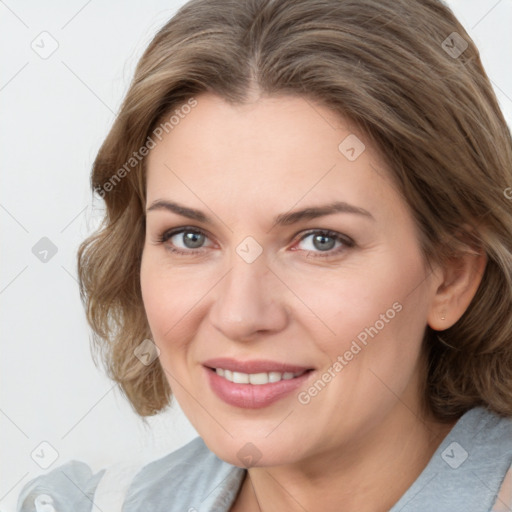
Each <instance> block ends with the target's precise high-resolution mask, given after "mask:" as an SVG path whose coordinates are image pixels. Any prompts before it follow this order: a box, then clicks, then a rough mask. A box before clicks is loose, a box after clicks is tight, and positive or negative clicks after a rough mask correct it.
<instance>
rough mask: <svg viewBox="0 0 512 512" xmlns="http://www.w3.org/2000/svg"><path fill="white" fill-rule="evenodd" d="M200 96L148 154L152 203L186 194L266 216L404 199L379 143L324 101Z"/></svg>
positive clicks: (194, 200)
mask: <svg viewBox="0 0 512 512" xmlns="http://www.w3.org/2000/svg"><path fill="white" fill-rule="evenodd" d="M196 99H197V105H196V106H195V107H194V108H191V109H190V111H189V113H188V114H186V115H183V117H182V118H180V120H179V123H177V124H175V125H174V126H173V128H172V129H171V130H169V132H168V133H167V134H165V133H164V135H163V137H162V140H161V141H158V142H157V144H156V146H155V147H154V148H153V149H152V150H151V152H150V154H149V155H148V161H147V172H148V179H147V201H148V204H149V203H151V202H153V201H155V200H157V199H161V198H166V197H172V198H175V199H176V198H177V197H180V198H181V197H186V198H187V199H188V200H189V201H191V202H192V203H193V205H195V206H203V207H204V204H206V205H207V206H208V205H209V204H213V205H216V207H219V206H220V205H223V206H226V207H227V206H228V205H229V206H230V207H232V212H231V213H232V214H233V212H235V211H236V212H240V211H248V209H250V208H251V207H253V208H254V209H253V213H256V212H261V214H262V215H264V214H265V211H267V209H268V208H270V207H271V208H272V209H273V210H275V211H278V212H282V211H285V210H287V209H291V208H292V207H293V206H294V205H295V204H297V206H302V207H304V206H307V205H309V204H312V205H313V204H320V203H325V202H328V201H347V202H350V203H355V204H357V205H359V206H361V207H363V208H367V207H369V206H370V205H373V208H374V209H375V208H378V206H379V203H383V205H385V204H386V203H390V202H392V203H394V204H395V206H399V205H396V199H397V198H396V193H395V192H394V190H393V188H392V187H391V186H390V183H389V178H388V177H387V176H386V172H385V166H384V162H383V161H382V160H381V158H380V157H379V155H378V151H377V150H376V148H374V147H373V146H372V144H370V142H369V141H368V140H367V138H366V137H365V135H364V134H363V133H361V132H360V131H358V130H357V129H356V128H355V127H354V125H353V124H352V123H350V121H349V120H347V119H345V118H343V117H342V116H340V115H339V114H337V113H335V112H333V111H332V110H330V109H328V108H327V107H325V106H322V105H319V104H318V103H314V102H312V101H311V100H309V99H306V98H302V97H295V96H280V97H263V98H259V99H257V100H255V101H253V102H252V103H249V104H244V105H231V104H229V103H227V102H225V101H224V100H222V99H221V98H219V97H218V96H215V95H212V94H209V93H208V94H202V95H199V96H197V97H196ZM201 202H203V203H204V204H202V205H201ZM269 214H270V212H269Z"/></svg>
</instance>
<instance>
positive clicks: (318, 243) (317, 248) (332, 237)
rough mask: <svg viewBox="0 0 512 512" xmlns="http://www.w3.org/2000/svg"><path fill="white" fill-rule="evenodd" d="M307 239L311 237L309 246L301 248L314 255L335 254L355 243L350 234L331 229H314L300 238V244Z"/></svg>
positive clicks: (327, 255)
mask: <svg viewBox="0 0 512 512" xmlns="http://www.w3.org/2000/svg"><path fill="white" fill-rule="evenodd" d="M307 239H310V241H308V243H307V244H306V246H307V247H305V248H303V249H301V250H305V251H306V252H307V253H308V256H309V255H310V254H311V255H312V256H313V257H321V258H322V257H329V256H333V255H335V254H338V253H339V252H341V251H344V250H346V249H347V248H350V247H353V246H354V245H355V243H354V241H353V240H352V239H351V238H349V237H348V236H346V235H341V234H340V233H336V232H335V231H330V230H319V229H316V230H312V231H310V232H308V233H306V234H305V235H304V236H303V237H302V238H301V239H300V240H299V244H300V243H301V242H304V241H305V240H307ZM322 253H323V254H322Z"/></svg>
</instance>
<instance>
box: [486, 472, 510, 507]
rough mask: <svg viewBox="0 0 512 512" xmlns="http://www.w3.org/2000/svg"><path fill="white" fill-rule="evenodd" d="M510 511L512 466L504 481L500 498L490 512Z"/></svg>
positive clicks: (499, 494)
mask: <svg viewBox="0 0 512 512" xmlns="http://www.w3.org/2000/svg"><path fill="white" fill-rule="evenodd" d="M510 510H512V465H511V466H510V468H509V469H508V471H507V474H506V475H505V478H504V479H503V482H502V484H501V487H500V490H499V492H498V497H497V498H496V501H495V503H494V506H493V508H492V510H491V511H490V512H509V511H510Z"/></svg>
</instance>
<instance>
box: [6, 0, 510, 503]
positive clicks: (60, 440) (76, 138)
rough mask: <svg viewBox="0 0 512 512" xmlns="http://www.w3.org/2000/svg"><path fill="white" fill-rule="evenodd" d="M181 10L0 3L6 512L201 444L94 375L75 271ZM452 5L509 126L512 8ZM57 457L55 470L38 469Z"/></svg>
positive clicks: (158, 2)
mask: <svg viewBox="0 0 512 512" xmlns="http://www.w3.org/2000/svg"><path fill="white" fill-rule="evenodd" d="M183 3H184V2H182V1H176V0H174V1H163V0H149V1H145V2H144V4H143V3H142V2H134V1H131V2H121V1H120V0H111V1H110V2H108V3H107V2H99V1H97V0H89V1H82V0H80V1H67V2H64V1H63V0H61V1H57V0H53V1H50V2H41V3H37V2H35V1H32V2H24V3H22V2H16V1H14V0H12V1H9V0H7V1H5V2H4V1H0V48H1V56H0V63H1V64H0V66H1V67H0V69H1V70H2V72H1V74H0V112H1V116H0V127H1V132H0V133H1V151H2V153H1V154H2V172H1V186H0V223H1V237H2V259H1V265H0V307H1V310H0V314H1V324H0V325H1V327H2V331H1V336H2V338H1V347H2V357H1V359H0V361H1V373H0V379H1V381H0V390H1V395H0V426H1V432H2V446H1V453H2V457H1V459H2V466H1V468H0V511H3V512H5V511H8V510H14V509H15V504H16V499H17V496H18V494H19V491H20V490H21V488H22V486H23V485H24V484H25V483H26V482H28V481H29V480H30V479H32V478H34V477H35V476H37V475H38V474H41V473H43V472H45V471H49V470H51V469H53V468H55V467H57V466H58V465H60V464H63V463H65V462H66V461H68V460H71V459H77V460H82V461H84V462H86V463H88V464H89V465H90V467H91V468H92V470H93V472H96V471H99V470H100V469H102V468H104V467H107V466H111V465H112V464H115V463H118V462H122V461H132V460H140V461H149V460H151V459H155V458H158V457H159V456H162V455H163V454H165V453H168V452H169V451H172V450H174V449H176V448H178V447H179V446H181V445H183V444H185V442H187V441H188V440H190V439H192V438H193V437H195V436H196V435H197V434H196V432H195V431H194V429H193V428H192V426H191V425H190V424H189V422H188V421H187V419H186V418H185V417H184V416H183V414H182V413H181V411H180V409H179V407H178V406H177V405H175V406H174V407H173V408H172V410H170V411H168V412H166V413H164V414H161V415H158V416H156V417H153V418H150V419H149V420H148V421H149V428H146V427H144V425H143V424H142V422H141V420H140V419H139V418H138V417H137V416H136V414H135V413H134V412H133V410H132V409H131V407H130V405H129V404H128V402H127V401H126V400H125V399H124V398H123V397H122V396H121V394H120V393H119V392H118V391H117V390H116V389H115V387H114V385H113V383H112V382H110V381H109V380H108V379H107V378H106V377H105V376H104V375H103V374H102V372H101V369H98V368H96V367H95V366H94V363H93V361H92V358H91V354H90V349H89V331H88V327H87V325H86V322H85V317H84V312H83V309H82V305H81V303H80V299H79V295H78V286H77V281H76V269H75V266H76V250H77V247H78V244H79V243H80V241H82V240H83V239H84V238H85V237H86V236H87V234H88V233H90V232H91V230H92V229H93V228H94V227H95V226H96V224H97V221H98V218H99V214H100V213H101V211H100V210H99V207H100V206H101V204H100V203H99V202H98V201H95V202H94V204H93V203H92V201H91V193H90V190H89V172H90V168H91V164H92V161H93V159H94V157H95V154H96V152H97V150H98V148H99V146H100V144H101V142H102V140H103V138H104V137H105V135H106V134H107V132H108V130H109V127H110V126H111V124H112V122H113V119H114V116H115V113H116V111H117V109H118V108H119V105H120V103H121V100H122V98H123V96H124V94H125V93H126V91H127V88H128V85H129V81H130V80H131V78H132V75H133V70H134V67H135V64H136V63H137V60H138V58H139V57H140V56H141V54H142V52H143V50H144V49H145V47H146V46H147V44H148V43H149V42H150V40H151V38H152V36H153V35H154V34H155V33H156V31H157V30H158V29H159V28H160V27H161V26H162V25H163V24H164V23H165V22H166V21H167V20H168V19H169V18H170V17H171V16H172V14H173V13H174V12H175V11H176V9H177V8H178V7H179V6H181V5H182V4H183ZM448 4H449V5H450V6H451V7H452V8H453V9H454V11H455V14H456V15H457V16H458V17H459V19H460V20H461V22H462V23H463V25H464V26H465V27H466V29H467V30H468V32H469V34H470V36H471V37H472V38H473V39H474V41H475V42H476V44H477V46H478V48H479V49H480V52H481V56H482V60H483V63H484V66H485V68H486V70H487V73H488V75H489V77H490V78H491V80H492V83H493V85H494V89H495V91H496V94H497V96H498V99H499V101H500V105H501V107H502V109H503V111H504V113H505V116H506V118H507V120H508V122H509V124H512V71H511V68H512V66H511V65H512V33H511V31H510V26H512V0H501V1H497V0H451V1H449V2H448ZM42 32H47V34H43V35H41V33H42ZM447 35H448V34H447ZM41 41H43V42H41ZM57 45H58V46H57ZM53 47H56V49H55V51H54V53H52V55H50V56H48V58H42V57H41V56H40V55H39V54H38V53H36V51H35V50H34V48H35V49H37V51H39V52H40V53H43V56H45V57H46V55H44V52H49V51H50V50H52V49H53ZM510 185H511V186H512V183H511V184H510ZM43 237H46V238H48V239H49V240H51V243H52V244H53V246H54V249H53V250H54V251H55V250H56V251H57V252H56V253H55V254H54V255H52V252H51V250H50V252H49V253H48V256H47V261H46V262H43V261H40V259H38V257H36V255H35V254H34V252H36V253H37V252H38V251H34V252H33V247H34V246H35V245H36V244H37V243H38V242H39V241H40V240H41V239H42V238H43ZM39 243H43V242H39ZM46 243H47V242H46ZM37 247H39V246H36V248H37ZM41 442H47V443H49V444H50V445H51V447H52V448H49V447H48V445H40V443H41ZM34 450H35V452H34ZM54 450H55V451H54ZM33 453H35V455H34V458H32V457H31V454H33ZM37 454H39V457H38V456H37ZM53 458H55V461H54V462H53V463H52V465H51V466H49V467H48V469H47V470H45V469H43V468H41V467H40V465H38V464H37V463H36V460H37V461H38V462H40V464H43V465H44V464H48V463H49V462H51V461H52V460H53ZM34 459H35V460H34Z"/></svg>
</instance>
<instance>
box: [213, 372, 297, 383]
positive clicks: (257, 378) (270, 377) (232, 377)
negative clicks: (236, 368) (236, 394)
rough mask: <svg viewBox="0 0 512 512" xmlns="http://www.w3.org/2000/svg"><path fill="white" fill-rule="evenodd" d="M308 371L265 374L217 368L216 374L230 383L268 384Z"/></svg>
mask: <svg viewBox="0 0 512 512" xmlns="http://www.w3.org/2000/svg"><path fill="white" fill-rule="evenodd" d="M306 371H307V370H304V371H302V372H297V373H292V372H284V373H281V372H263V373H242V372H232V371H231V370H224V369H223V368H215V372H216V373H217V375H219V376H220V377H224V378H225V379H226V380H229V381H230V382H234V383H235V384H256V385H261V384H268V383H269V382H279V381H280V380H290V379H293V378H294V377H299V376H300V375H302V374H303V373H305V372H306Z"/></svg>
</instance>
